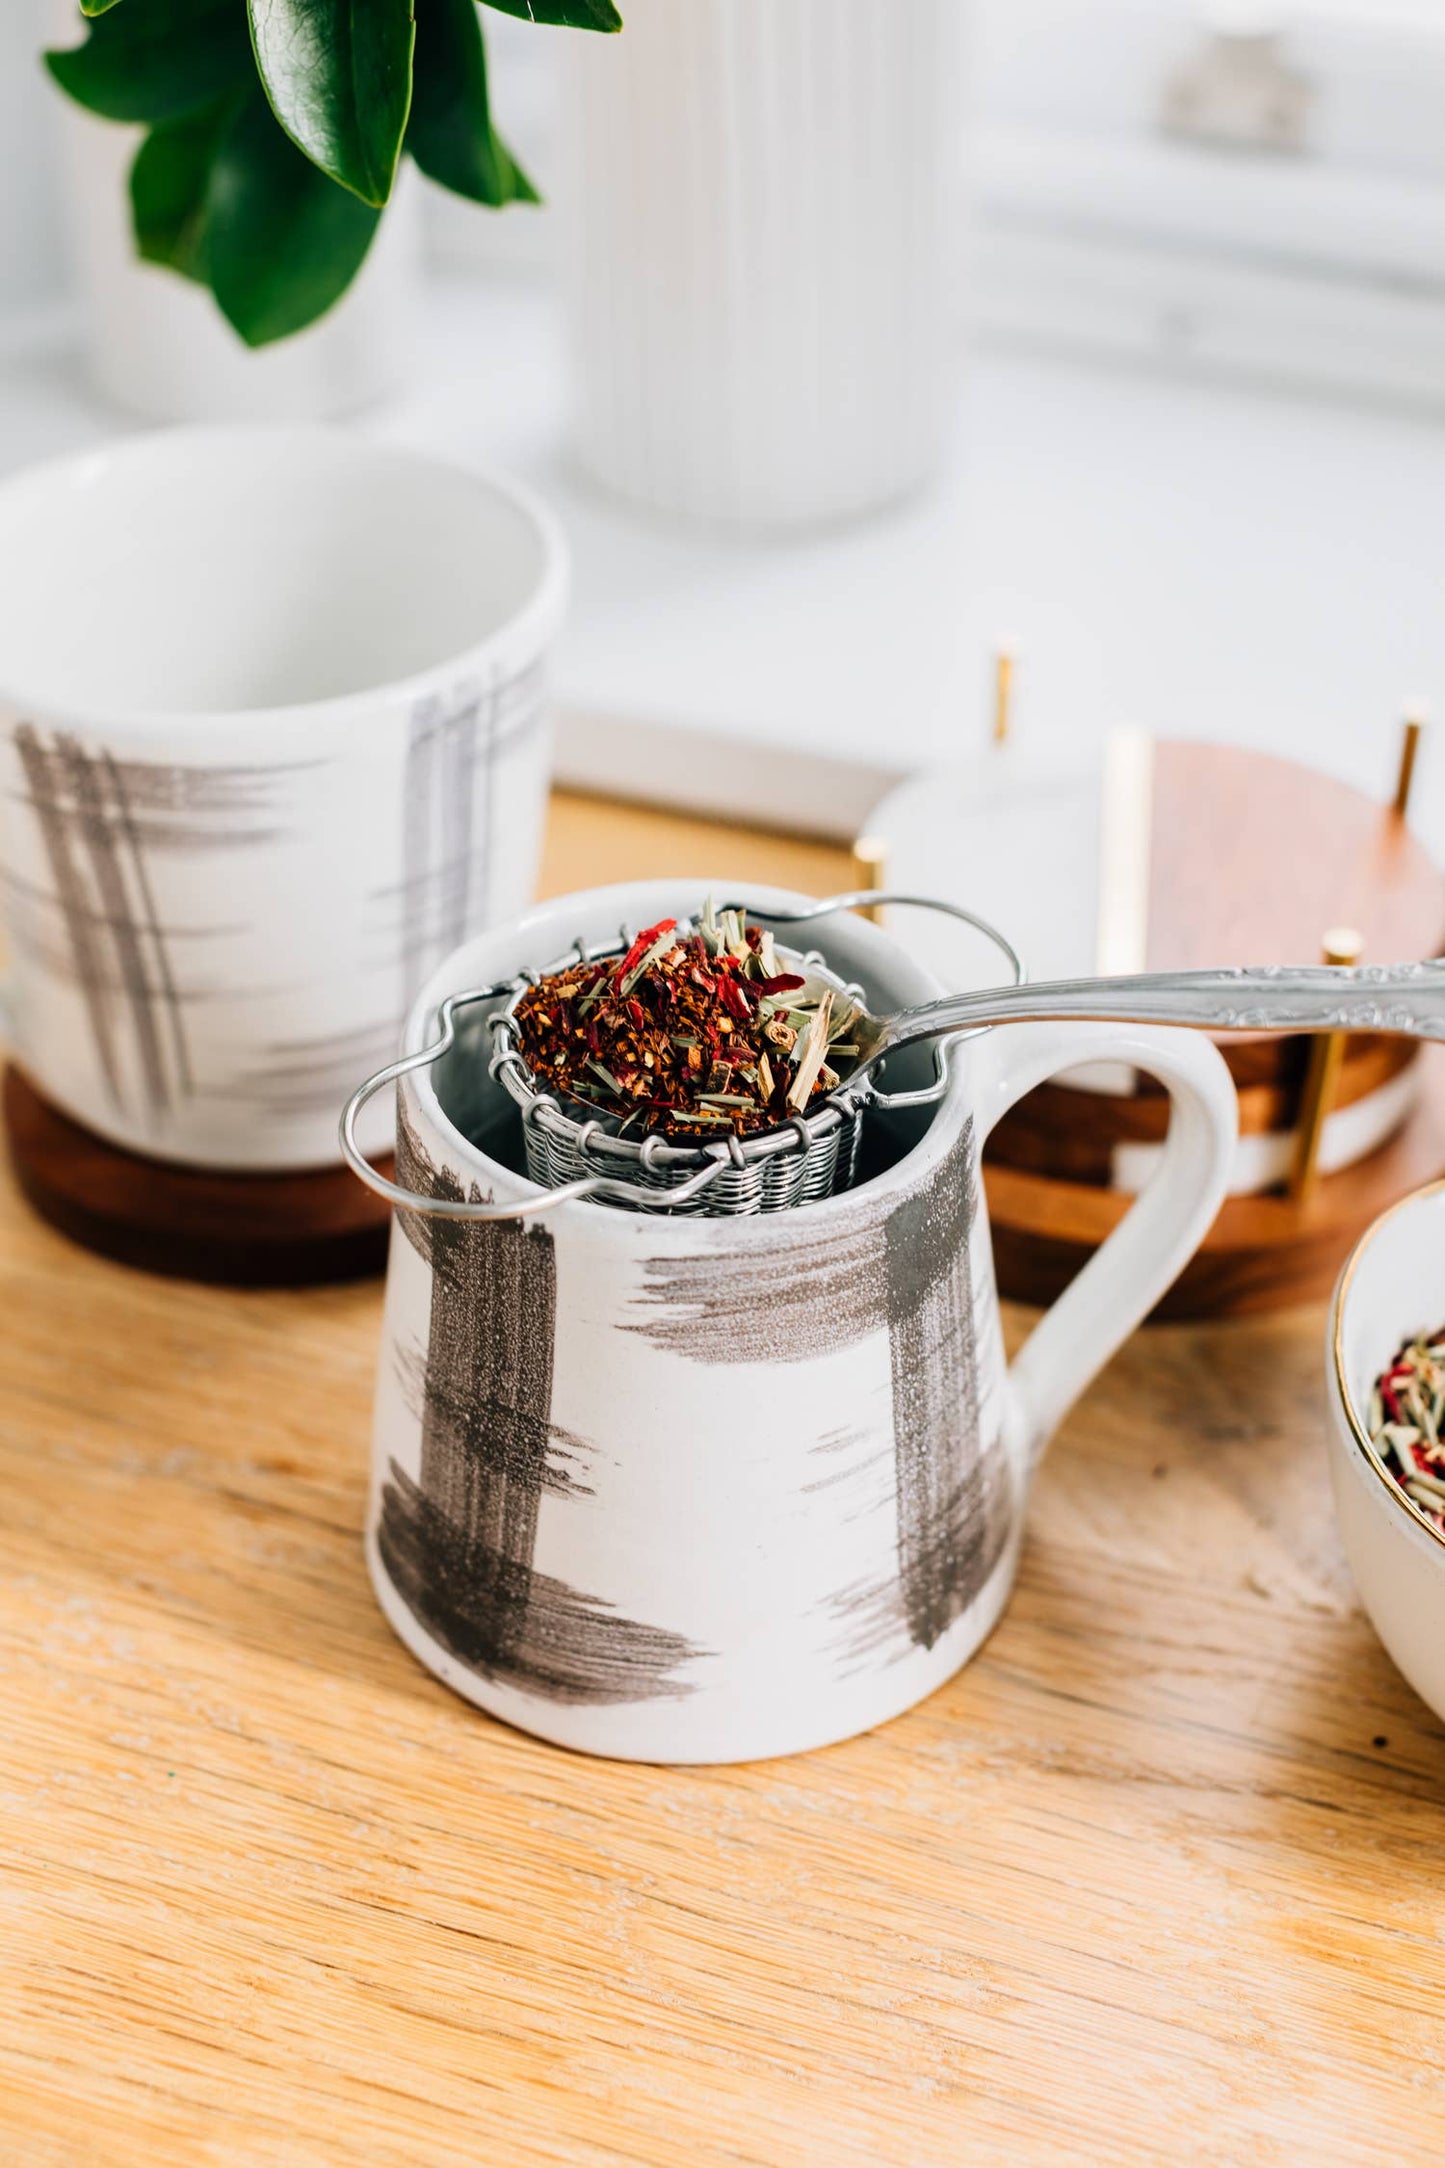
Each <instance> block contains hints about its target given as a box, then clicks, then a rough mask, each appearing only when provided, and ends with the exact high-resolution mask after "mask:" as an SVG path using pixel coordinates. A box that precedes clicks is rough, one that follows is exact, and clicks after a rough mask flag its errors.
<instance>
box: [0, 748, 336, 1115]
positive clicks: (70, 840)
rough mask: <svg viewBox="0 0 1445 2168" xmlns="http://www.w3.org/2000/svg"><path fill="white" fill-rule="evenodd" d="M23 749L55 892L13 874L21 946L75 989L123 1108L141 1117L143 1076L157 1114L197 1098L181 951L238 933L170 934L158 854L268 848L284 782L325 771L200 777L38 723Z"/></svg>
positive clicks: (235, 770)
mask: <svg viewBox="0 0 1445 2168" xmlns="http://www.w3.org/2000/svg"><path fill="white" fill-rule="evenodd" d="M14 744H15V750H16V754H17V756H18V759H19V762H20V768H21V773H22V776H23V778H24V783H25V789H24V792H23V802H24V803H25V804H26V805H27V806H28V807H29V808H30V810H31V812H32V813H33V815H34V817H35V820H36V822H37V824H38V826H39V829H40V835H41V840H42V843H43V846H44V852H45V858H46V863H47V865H48V867H49V871H50V877H51V881H52V883H53V893H50V894H45V893H43V892H37V891H36V890H35V889H34V888H33V887H32V886H30V885H29V884H26V883H24V882H23V881H20V880H18V879H17V878H16V877H15V876H14V875H10V876H8V877H7V890H8V892H9V893H10V895H11V896H12V898H14V897H19V898H20V899H22V901H23V903H24V905H25V908H24V909H23V910H22V911H21V912H20V913H19V914H18V917H17V925H16V938H17V940H18V941H19V942H20V943H21V944H22V945H25V946H26V947H27V949H28V951H29V953H31V954H32V955H33V956H34V958H35V960H36V962H37V964H39V965H40V967H42V968H47V967H48V968H50V969H52V971H53V973H54V975H56V976H59V977H62V978H66V979H68V980H69V981H70V982H71V983H73V984H74V985H76V986H77V987H78V989H79V991H80V994H81V998H82V1001H83V1003H84V1006H85V1011H86V1017H87V1022H88V1026H89V1030H90V1034H91V1039H92V1042H93V1044H94V1047H95V1051H96V1058H97V1061H98V1064H99V1067H100V1071H101V1075H102V1078H103V1080H104V1084H105V1088H106V1091H107V1094H108V1096H109V1098H110V1100H111V1102H112V1104H113V1105H114V1106H115V1107H116V1108H117V1109H118V1110H125V1111H132V1109H131V1107H130V1104H129V1102H130V1100H131V1098H132V1096H133V1093H132V1087H131V1079H132V1077H134V1079H135V1082H136V1085H137V1087H138V1094H139V1097H140V1099H141V1101H142V1102H143V1106H144V1109H145V1111H146V1112H148V1113H149V1114H150V1116H151V1117H152V1118H155V1117H157V1116H159V1115H161V1114H164V1113H165V1112H166V1111H167V1110H168V1109H169V1108H171V1107H172V1106H173V1105H174V1104H175V1103H176V1101H177V1100H178V1099H182V1098H185V1097H187V1096H189V1095H190V1094H191V1093H192V1091H193V1090H194V1088H195V1077H194V1071H193V1066H192V1060H191V1054H190V1049H189V1046H188V1043H187V1036H186V1027H185V1014H184V1012H185V1008H186V1005H187V1003H188V1002H189V1001H192V1000H195V999H197V998H201V994H200V991H199V990H198V989H196V988H194V987H191V988H187V987H186V986H184V985H183V983H182V980H181V977H180V974H179V973H178V971H177V968H176V962H175V949H176V946H177V944H178V943H181V942H196V941H204V940H205V939H207V938H210V937H212V936H214V935H217V934H222V933H226V932H229V931H230V930H231V929H230V928H226V927H185V928H168V927H165V926H163V925H162V924H161V920H160V915H159V912H158V910H157V906H156V896H155V889H154V885H153V882H152V878H151V870H150V865H149V858H150V857H151V856H152V855H154V854H156V853H162V852H181V851H194V850H205V851H210V850H215V849H222V850H237V849H245V848H250V847H254V846H257V845H260V844H264V843H267V842H269V841H271V840H272V839H273V838H274V837H275V836H276V835H277V834H279V833H280V832H281V831H280V830H279V829H277V828H276V827H275V826H274V825H270V824H267V823H266V822H265V821H264V820H263V819H262V818H260V817H259V816H262V815H264V814H265V813H266V812H267V810H268V809H269V808H270V807H271V806H272V805H273V804H274V800H275V794H276V787H277V784H278V782H279V780H280V779H281V778H282V777H283V776H287V775H290V774H291V773H293V772H294V771H295V768H296V767H299V766H310V765H314V764H313V763H294V764H291V765H289V766H287V767H282V768H276V767H239V766H236V767H226V768H191V767H187V766H184V765H182V764H179V763H175V762H148V761H137V760H122V759H120V758H118V757H117V756H116V755H114V754H113V753H111V752H109V751H108V750H106V749H104V748H102V749H100V750H94V751H93V750H89V749H87V748H86V747H85V746H84V745H83V744H82V743H81V741H80V740H79V739H78V738H77V737H75V736H74V735H73V734H71V733H69V732H64V731H58V732H56V733H54V734H53V735H52V736H49V737H46V736H44V735H42V733H41V732H40V731H39V730H37V729H36V728H35V727H34V726H33V725H32V724H29V723H21V724H20V725H19V726H18V727H17V728H16V730H15V733H14ZM51 913H53V914H54V916H55V920H56V925H55V930H54V932H51V931H50V930H49V926H48V923H47V921H48V915H49V914H51Z"/></svg>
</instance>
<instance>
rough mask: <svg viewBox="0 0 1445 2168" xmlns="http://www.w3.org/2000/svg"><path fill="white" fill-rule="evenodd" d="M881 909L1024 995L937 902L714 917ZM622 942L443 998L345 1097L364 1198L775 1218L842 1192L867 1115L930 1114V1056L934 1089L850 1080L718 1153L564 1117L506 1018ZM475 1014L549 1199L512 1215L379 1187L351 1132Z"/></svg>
mask: <svg viewBox="0 0 1445 2168" xmlns="http://www.w3.org/2000/svg"><path fill="white" fill-rule="evenodd" d="M884 903H889V904H898V905H910V904H911V905H916V906H917V907H919V908H920V909H924V910H931V911H939V912H942V913H944V914H945V915H946V916H947V917H949V918H954V919H958V920H960V921H961V922H962V923H963V924H964V925H966V926H970V927H972V928H973V929H974V931H975V932H977V933H981V934H982V935H983V936H984V937H985V939H987V940H988V941H990V942H991V943H992V944H993V945H994V947H995V948H997V949H998V951H999V953H1000V955H1001V956H1002V957H1003V959H1004V962H1005V965H1006V967H1007V970H1008V973H1009V981H1008V983H1009V984H1010V985H1012V986H1019V985H1022V983H1023V979H1024V967H1023V965H1022V963H1021V962H1020V960H1019V957H1018V955H1017V952H1016V951H1015V949H1014V948H1013V945H1012V944H1011V943H1010V942H1009V941H1008V940H1006V939H1005V937H1004V936H1003V934H1001V933H1000V932H999V931H998V929H997V928H996V927H994V926H991V925H990V924H989V923H988V921H987V920H986V919H983V918H979V917H977V916H976V915H975V914H974V913H973V912H972V911H965V910H964V909H963V908H962V907H961V906H960V905H958V904H952V903H944V902H942V901H940V900H939V899H938V898H937V897H932V896H906V895H901V894H895V893H893V892H891V891H878V890H871V889H869V890H863V889H856V890H850V891H849V892H848V893H847V894H846V895H841V896H830V897H828V898H827V899H826V901H824V902H822V903H819V904H814V905H812V906H811V907H810V908H809V909H808V910H806V911H797V912H780V911H774V910H754V909H753V908H752V907H751V906H749V905H748V904H746V903H732V904H728V905H719V906H718V909H719V912H720V913H721V912H722V911H723V910H734V911H746V912H748V914H749V915H750V916H751V917H753V918H755V919H757V920H759V921H761V922H763V923H766V924H767V925H769V926H799V927H801V926H805V925H812V924H813V923H815V922H816V921H817V920H819V919H823V918H828V917H831V916H832V915H833V914H835V913H836V912H840V911H848V910H852V909H854V908H855V907H857V906H858V905H864V904H866V905H871V904H884ZM632 939H633V929H631V928H629V927H626V926H623V927H622V928H620V929H619V934H618V938H617V940H616V941H612V942H602V943H599V944H588V943H587V942H585V941H582V940H579V941H577V942H576V943H574V945H573V947H572V948H570V949H569V950H568V952H567V954H566V955H565V956H562V957H559V958H557V959H555V960H554V961H553V962H551V963H549V964H546V965H544V966H543V967H542V968H541V969H540V970H528V971H523V972H520V973H519V974H518V975H517V977H516V978H514V979H509V980H505V981H503V982H501V983H500V984H498V985H495V986H478V987H470V988H468V989H467V990H466V991H465V992H464V993H457V994H451V995H449V996H448V997H447V999H446V1000H445V1001H443V1002H442V1003H441V1006H440V1008H439V1010H438V1016H437V1021H438V1032H437V1036H436V1038H435V1039H433V1040H432V1041H431V1042H430V1043H429V1044H428V1045H427V1046H424V1047H422V1048H420V1049H419V1050H418V1052H416V1053H415V1054H408V1055H407V1056H405V1057H404V1058H403V1059H402V1060H400V1061H395V1062H392V1063H391V1064H390V1066H389V1067H388V1068H385V1069H382V1070H380V1071H378V1073H377V1074H376V1075H375V1076H373V1077H370V1078H369V1079H368V1080H367V1082H366V1083H365V1084H363V1085H362V1086H361V1089H360V1090H359V1091H358V1092H356V1093H355V1094H354V1096H353V1097H352V1099H351V1101H350V1103H349V1104H348V1106H347V1109H346V1112H345V1114H344V1116H343V1117H342V1123H341V1147H342V1150H343V1152H344V1153H345V1155H346V1159H347V1162H348V1164H349V1165H350V1166H351V1167H352V1169H353V1170H354V1172H355V1173H356V1174H358V1175H359V1176H360V1177H361V1180H362V1181H363V1182H365V1183H366V1185H367V1187H368V1188H370V1189H373V1190H375V1191H376V1193H377V1195H378V1196H381V1197H385V1198H387V1199H389V1201H390V1202H391V1203H392V1204H395V1205H401V1206H404V1207H406V1208H407V1209H409V1210H412V1211H417V1212H424V1213H428V1214H430V1215H432V1216H433V1217H438V1216H439V1217H442V1218H447V1219H489V1220H494V1219H522V1218H527V1217H530V1216H532V1215H534V1214H536V1213H539V1212H545V1211H547V1210H549V1209H550V1208H551V1207H552V1206H553V1205H557V1204H561V1203H563V1202H564V1201H565V1200H566V1199H568V1198H573V1197H590V1198H594V1199H597V1200H599V1201H601V1202H604V1203H607V1204H615V1205H623V1206H626V1207H629V1208H631V1209H632V1210H633V1211H653V1212H656V1211H666V1212H676V1211H683V1212H697V1213H702V1214H706V1215H707V1216H709V1217H724V1216H727V1217H733V1216H738V1215H751V1214H754V1213H758V1212H782V1211H787V1210H788V1209H789V1208H790V1207H791V1206H793V1205H796V1204H807V1203H811V1202H813V1201H814V1200H816V1199H818V1198H822V1197H830V1196H832V1195H833V1194H834V1193H835V1192H836V1191H838V1190H844V1189H849V1188H851V1187H852V1185H853V1183H854V1181H855V1180H856V1178H857V1170H858V1148H859V1143H860V1140H861V1136H862V1127H863V1119H864V1113H865V1109H867V1108H868V1107H876V1108H879V1109H886V1108H890V1107H902V1106H921V1105H928V1104H930V1103H931V1102H933V1101H935V1100H937V1099H939V1098H941V1097H942V1095H943V1092H944V1090H945V1089H946V1087H947V1081H948V1078H947V1063H946V1058H945V1056H944V1055H943V1054H942V1053H941V1052H938V1051H936V1052H935V1060H934V1078H933V1081H932V1083H931V1084H927V1085H925V1086H923V1087H922V1088H921V1089H919V1090H916V1091H900V1092H885V1091H883V1090H882V1089H881V1088H880V1087H879V1085H878V1083H877V1081H876V1077H875V1074H874V1072H873V1070H872V1069H871V1068H870V1070H869V1071H868V1073H867V1074H866V1075H859V1076H857V1077H856V1078H854V1077H849V1078H846V1079H845V1080H844V1081H843V1083H842V1084H840V1085H839V1087H838V1088H837V1089H836V1090H835V1091H832V1092H830V1093H829V1095H828V1097H827V1100H826V1101H825V1102H824V1104H823V1105H822V1106H820V1107H819V1109H818V1111H817V1112H816V1113H810V1114H795V1115H793V1116H792V1117H791V1118H790V1119H789V1120H788V1121H787V1122H786V1123H784V1124H783V1125H782V1126H780V1127H779V1128H777V1129H770V1130H765V1131H762V1132H760V1133H758V1134H756V1135H753V1136H748V1137H737V1136H732V1135H730V1136H728V1137H727V1138H726V1139H719V1140H718V1141H716V1142H711V1141H710V1142H707V1143H702V1144H672V1143H669V1142H668V1141H667V1140H666V1139H665V1138H663V1137H661V1136H657V1135H653V1136H648V1137H643V1138H636V1137H629V1136H626V1135H620V1134H618V1127H619V1125H618V1123H617V1122H616V1120H615V1119H614V1118H611V1117H607V1116H602V1115H588V1114H584V1113H582V1112H581V1111H580V1110H578V1109H577V1107H576V1105H575V1103H571V1104H565V1103H564V1102H563V1101H562V1100H561V1099H559V1098H558V1097H557V1096H556V1094H555V1093H553V1092H551V1091H549V1090H547V1089H546V1088H545V1087H543V1086H541V1085H540V1084H539V1083H538V1080H537V1079H536V1077H535V1076H534V1075H533V1073H532V1071H531V1069H530V1068H529V1067H528V1065H527V1063H526V1061H525V1060H524V1058H523V1056H522V1054H521V1051H520V1049H519V1047H518V1044H517V1031H516V1007H517V1003H518V1002H519V1001H520V999H521V998H522V995H523V994H524V993H525V992H526V991H527V989H528V988H529V987H530V986H535V985H536V984H537V982H538V980H539V979H543V978H548V977H550V976H551V975H552V974H553V973H554V972H557V971H562V970H565V969H566V968H567V967H568V966H569V965H572V964H577V963H592V962H596V961H597V960H599V959H601V958H604V957H608V956H623V955H625V954H626V953H627V950H628V949H629V948H630V947H631V945H632ZM777 946H778V955H779V958H780V959H781V960H782V961H783V962H784V963H785V965H786V966H787V968H789V969H794V968H801V969H803V970H804V971H805V972H806V973H808V974H810V975H811V976H813V977H815V978H820V979H822V980H824V981H825V982H826V983H827V984H829V985H830V986H832V987H833V988H834V989H835V990H836V991H837V992H838V993H840V994H844V995H846V996H848V997H849V998H850V999H851V1000H852V1001H854V1002H857V1003H860V1004H861V1003H862V1001H863V991H862V989H861V987H858V986H856V985H850V984H847V983H845V981H844V980H842V979H841V978H840V977H839V976H838V974H837V973H836V972H835V971H834V970H833V969H832V968H831V967H830V965H829V963H828V961H827V958H826V957H825V956H823V955H821V954H820V953H819V952H818V951H817V950H808V951H807V952H805V953H800V952H799V951H797V950H794V949H790V948H788V947H786V946H785V945H784V944H782V943H779V944H778V945H777ZM484 1002H501V1003H502V1006H501V1008H499V1009H498V1010H497V1011H496V1013H495V1014H494V1015H492V1016H491V1017H489V1018H488V1019H487V1024H488V1028H489V1030H490V1032H491V1035H492V1052H491V1057H490V1060H489V1061H488V1064H487V1067H488V1070H489V1073H490V1074H491V1075H492V1076H493V1077H494V1078H495V1079H496V1081H497V1082H498V1084H500V1085H501V1087H502V1089H503V1090H504V1091H505V1092H506V1093H507V1096H508V1097H509V1098H510V1099H511V1101H512V1103H513V1105H514V1106H515V1107H516V1108H517V1110H518V1112H519V1114H520V1115H521V1117H522V1138H523V1144H524V1149H525V1152H526V1162H527V1173H528V1175H529V1177H530V1178H531V1180H532V1181H534V1182H535V1183H536V1184H537V1185H538V1187H539V1188H540V1189H543V1190H545V1191H546V1192H547V1194H546V1195H545V1196H542V1197H535V1198H530V1199H528V1200H526V1201H525V1202H521V1203H515V1204H482V1203H473V1202H471V1201H469V1200H466V1199H450V1198H432V1197H426V1196H423V1195H421V1194H420V1193H419V1192H416V1191H413V1190H409V1189H405V1188H403V1187H402V1186H401V1184H399V1183H396V1182H391V1181H388V1180H387V1178H386V1177H385V1176H384V1175H382V1174H379V1173H378V1172H377V1170H376V1168H375V1167H373V1166H372V1165H371V1163H370V1161H369V1160H368V1159H367V1158H366V1156H365V1154H364V1153H363V1152H362V1150H361V1148H360V1146H359V1144H358V1143H357V1139H356V1124H357V1119H358V1117H359V1115H360V1113H361V1110H362V1108H363V1107H364V1106H365V1105H366V1104H367V1102H368V1101H369V1100H370V1099H371V1098H373V1097H374V1096H375V1094H376V1093H377V1092H379V1091H382V1090H384V1089H385V1087H386V1086H387V1085H388V1084H392V1083H395V1082H396V1081H397V1080H398V1079H400V1078H401V1077H404V1076H408V1075H410V1074H412V1073H413V1072H415V1071H416V1070H419V1069H424V1068H427V1067H429V1066H430V1065H431V1063H433V1062H435V1061H438V1060H440V1059H441V1057H442V1056H443V1055H444V1054H447V1053H449V1052H450V1051H451V1049H452V1047H453V1046H454V1045H455V1044H456V1041H457V1018H458V1016H459V1014H460V1013H461V1012H462V1011H464V1010H466V1009H468V1008H472V1007H475V1006H477V1005H478V1004H479V1003H484Z"/></svg>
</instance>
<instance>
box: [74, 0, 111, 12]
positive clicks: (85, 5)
mask: <svg viewBox="0 0 1445 2168" xmlns="http://www.w3.org/2000/svg"><path fill="white" fill-rule="evenodd" d="M116 5H117V0H80V12H81V14H82V15H105V14H107V13H108V12H109V11H110V9H111V8H113V7H115V6H116Z"/></svg>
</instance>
